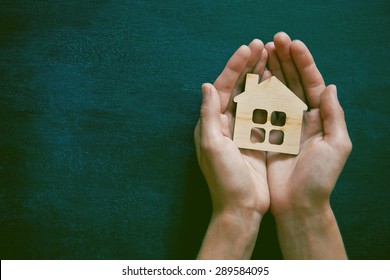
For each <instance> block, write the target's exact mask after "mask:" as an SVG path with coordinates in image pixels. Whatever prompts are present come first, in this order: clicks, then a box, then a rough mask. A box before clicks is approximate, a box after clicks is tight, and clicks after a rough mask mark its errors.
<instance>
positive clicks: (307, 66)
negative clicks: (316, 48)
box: [291, 40, 325, 108]
mask: <svg viewBox="0 0 390 280" xmlns="http://www.w3.org/2000/svg"><path fill="white" fill-rule="evenodd" d="M291 56H292V58H293V60H294V63H295V65H296V67H297V69H298V72H299V75H300V77H301V81H302V85H303V89H304V91H305V94H306V99H307V101H308V104H309V107H310V108H319V106H320V95H321V93H322V92H323V91H324V89H325V82H324V79H323V78H322V75H321V73H320V71H319V70H318V68H317V66H316V64H315V62H314V59H313V56H312V55H311V53H310V51H309V49H308V48H307V47H306V45H305V44H304V43H303V42H301V41H299V40H294V41H293V42H292V43H291Z"/></svg>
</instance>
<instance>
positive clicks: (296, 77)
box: [266, 34, 350, 214]
mask: <svg viewBox="0 0 390 280" xmlns="http://www.w3.org/2000/svg"><path fill="white" fill-rule="evenodd" d="M266 48H267V51H268V54H269V61H268V66H269V68H270V70H271V72H272V73H273V74H274V75H275V76H277V77H278V78H279V79H280V80H282V81H283V82H284V83H285V84H286V85H287V86H288V87H289V88H290V89H291V90H292V91H293V92H294V93H295V94H296V95H297V96H298V97H299V98H301V99H302V100H303V101H305V102H306V103H307V104H308V106H309V108H310V110H309V111H308V112H305V113H304V119H303V130H302V137H301V145H300V152H299V154H298V155H297V156H291V155H285V154H276V153H268V155H267V172H268V184H269V189H270V196H271V211H272V212H273V213H274V214H275V213H276V212H278V211H283V210H288V209H291V207H310V206H311V205H317V204H318V203H317V202H318V201H324V200H326V199H328V198H329V196H330V192H331V191H332V189H333V187H334V184H335V182H336V180H337V177H338V175H339V172H340V171H341V169H342V166H343V164H344V162H345V160H346V154H345V151H348V150H350V149H348V147H341V146H342V145H340V141H338V140H337V139H336V138H337V136H335V135H333V134H332V135H331V134H330V133H331V132H332V130H333V129H334V128H332V129H330V128H331V127H334V126H333V125H332V124H330V120H331V119H332V116H331V114H332V111H333V109H332V108H331V107H330V106H329V104H331V103H330V102H329V96H330V95H329V94H325V91H329V90H330V87H325V83H324V80H323V78H322V76H321V74H320V72H319V71H318V69H317V67H316V66H315V63H314V60H313V58H312V56H311V54H310V52H309V50H308V49H307V48H306V46H305V45H304V44H303V43H302V42H299V41H296V42H291V40H290V38H289V37H288V36H287V35H286V34H278V35H276V36H275V43H270V44H268V45H267V46H266ZM344 125H345V122H344V123H342V124H341V126H344ZM341 126H340V127H341ZM342 131H343V134H344V131H346V129H345V130H343V129H342ZM332 133H333V132H332ZM336 134H337V133H336ZM347 138H348V136H346V137H345V138H344V139H347ZM348 139H349V138H348ZM335 140H337V141H335ZM339 147H341V148H339ZM348 153H349V152H348Z"/></svg>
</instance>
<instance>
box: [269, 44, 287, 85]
mask: <svg viewBox="0 0 390 280" xmlns="http://www.w3.org/2000/svg"><path fill="white" fill-rule="evenodd" d="M265 49H266V50H267V53H268V62H267V68H268V70H269V71H271V73H272V75H274V76H275V77H276V78H278V79H279V80H280V81H281V82H282V83H283V84H286V79H285V78H284V73H283V70H282V65H281V64H280V61H279V58H278V55H277V54H276V49H275V44H274V43H273V42H270V43H267V44H266V45H265Z"/></svg>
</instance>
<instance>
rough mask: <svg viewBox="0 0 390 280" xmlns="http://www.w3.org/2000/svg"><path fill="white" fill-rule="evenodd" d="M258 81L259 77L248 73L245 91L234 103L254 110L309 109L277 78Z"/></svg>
mask: <svg viewBox="0 0 390 280" xmlns="http://www.w3.org/2000/svg"><path fill="white" fill-rule="evenodd" d="M258 81H259V75H257V74H250V73H248V74H247V76H246V82H245V90H244V92H242V93H241V94H239V95H237V96H236V97H235V98H234V102H243V103H247V104H248V105H250V106H251V107H252V108H253V107H258V106H272V107H273V109H275V110H285V109H289V108H290V109H297V110H298V109H299V110H302V111H305V110H307V109H308V107H307V105H306V104H305V103H304V102H303V101H302V100H301V99H300V98H299V97H297V96H296V95H295V94H294V93H293V92H292V91H291V90H290V89H289V88H288V87H286V86H285V85H284V84H283V83H282V82H281V81H280V80H279V79H278V78H276V77H275V76H272V77H271V78H269V79H267V80H265V81H263V82H261V83H259V82H258Z"/></svg>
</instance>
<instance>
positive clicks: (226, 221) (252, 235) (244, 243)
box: [197, 212, 261, 260]
mask: <svg viewBox="0 0 390 280" xmlns="http://www.w3.org/2000/svg"><path fill="white" fill-rule="evenodd" d="M260 222H261V216H260V215H259V214H258V213H252V212H251V213H246V214H245V217H242V216H241V215H235V214H231V213H230V214H226V213H224V214H213V216H212V218H211V220H210V224H209V227H208V229H207V232H206V235H205V237H204V239H203V243H202V246H201V249H200V251H199V254H198V257H197V259H235V260H237V259H250V257H251V256H252V251H253V248H254V246H255V244H256V239H257V234H258V230H259V225H260Z"/></svg>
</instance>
